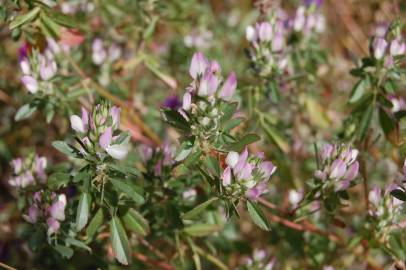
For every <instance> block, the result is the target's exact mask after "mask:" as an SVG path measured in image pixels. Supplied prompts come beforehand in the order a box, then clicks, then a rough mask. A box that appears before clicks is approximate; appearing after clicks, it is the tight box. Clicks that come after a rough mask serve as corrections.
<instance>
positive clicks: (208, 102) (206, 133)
mask: <svg viewBox="0 0 406 270" xmlns="http://www.w3.org/2000/svg"><path fill="white" fill-rule="evenodd" d="M189 74H190V76H191V77H192V78H193V82H192V83H191V84H190V86H189V87H188V88H187V89H186V90H187V92H186V93H185V94H184V96H183V104H182V108H181V109H180V110H179V112H180V113H181V114H182V115H183V116H184V117H185V119H186V120H187V121H188V122H189V123H190V124H191V129H192V132H193V134H194V135H196V136H198V137H203V138H204V139H208V138H209V137H212V136H214V137H215V136H217V135H218V132H219V120H220V118H221V116H222V114H223V112H222V111H221V105H222V104H223V103H224V102H229V101H230V100H231V99H232V97H233V95H234V92H235V90H236V87H237V78H236V76H235V73H234V72H231V73H230V74H229V76H228V77H227V79H225V80H224V79H223V77H222V75H221V68H220V65H219V63H217V61H214V60H213V61H209V60H208V59H207V58H206V57H205V56H204V55H203V54H202V53H200V52H197V53H195V54H194V55H193V58H192V62H191V65H190V69H189Z"/></svg>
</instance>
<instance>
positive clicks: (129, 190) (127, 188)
mask: <svg viewBox="0 0 406 270" xmlns="http://www.w3.org/2000/svg"><path fill="white" fill-rule="evenodd" d="M110 182H111V183H112V184H113V186H114V188H115V189H116V190H117V191H121V192H123V193H125V194H126V195H127V196H128V197H130V198H131V199H132V200H133V201H134V202H135V203H138V204H143V203H144V202H145V200H144V197H142V196H141V195H140V194H138V193H137V191H136V190H135V189H134V188H133V187H132V186H131V185H130V184H128V183H126V182H124V181H121V180H117V179H114V178H110Z"/></svg>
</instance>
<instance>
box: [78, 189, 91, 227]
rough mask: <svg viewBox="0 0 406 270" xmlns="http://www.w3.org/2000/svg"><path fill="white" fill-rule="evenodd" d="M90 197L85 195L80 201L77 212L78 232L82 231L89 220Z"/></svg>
mask: <svg viewBox="0 0 406 270" xmlns="http://www.w3.org/2000/svg"><path fill="white" fill-rule="evenodd" d="M89 198H90V195H89V194H87V193H83V194H82V195H81V196H80V199H79V205H78V209H77V212H76V230H77V231H81V230H82V229H83V228H84V227H85V226H86V224H87V221H88V219H89V209H90V199H89Z"/></svg>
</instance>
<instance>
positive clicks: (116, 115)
mask: <svg viewBox="0 0 406 270" xmlns="http://www.w3.org/2000/svg"><path fill="white" fill-rule="evenodd" d="M120 112H121V108H120V107H117V106H113V107H111V109H110V114H111V118H112V119H113V126H114V127H116V128H118V127H119V126H120Z"/></svg>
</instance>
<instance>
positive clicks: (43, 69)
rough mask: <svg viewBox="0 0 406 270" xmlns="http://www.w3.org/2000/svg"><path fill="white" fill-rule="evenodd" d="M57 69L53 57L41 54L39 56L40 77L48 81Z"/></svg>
mask: <svg viewBox="0 0 406 270" xmlns="http://www.w3.org/2000/svg"><path fill="white" fill-rule="evenodd" d="M56 71H57V66H56V62H55V61H54V60H53V59H49V58H48V57H45V56H42V57H40V66H39V74H40V76H41V79H43V80H44V81H48V80H49V79H51V78H52V77H54V76H55V74H56Z"/></svg>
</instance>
